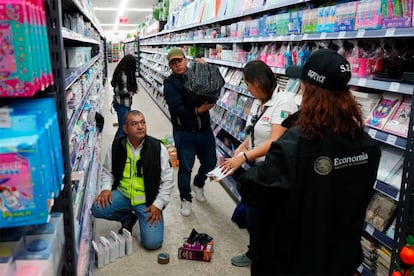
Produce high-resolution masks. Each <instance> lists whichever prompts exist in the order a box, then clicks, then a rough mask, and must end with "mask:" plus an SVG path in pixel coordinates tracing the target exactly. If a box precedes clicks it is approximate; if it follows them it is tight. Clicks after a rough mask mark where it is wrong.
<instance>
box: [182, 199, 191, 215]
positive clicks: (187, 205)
mask: <svg viewBox="0 0 414 276" xmlns="http://www.w3.org/2000/svg"><path fill="white" fill-rule="evenodd" d="M180 213H181V215H182V216H184V217H188V216H189V215H191V202H190V201H187V200H185V199H183V200H182V201H181V208H180Z"/></svg>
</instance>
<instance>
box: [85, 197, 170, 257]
mask: <svg viewBox="0 0 414 276" xmlns="http://www.w3.org/2000/svg"><path fill="white" fill-rule="evenodd" d="M145 208H146V206H145V204H140V205H137V206H132V205H131V200H130V199H128V198H126V197H125V196H124V195H123V194H122V193H121V192H119V191H118V190H113V191H112V204H109V205H108V206H106V208H102V206H98V205H97V204H96V202H95V203H94V204H93V205H92V207H91V211H92V215H93V216H94V217H96V218H103V219H108V220H115V221H120V222H121V224H122V225H127V224H128V223H129V222H131V216H132V215H134V214H133V213H132V211H134V212H135V215H136V216H137V217H138V221H139V231H140V234H141V235H140V237H141V244H142V245H143V246H144V247H145V248H146V249H150V250H153V249H158V248H160V247H161V246H162V243H163V241H164V217H162V222H161V223H160V222H158V224H157V225H152V226H151V225H150V224H149V222H148V221H146V218H147V213H144V210H145ZM161 215H162V214H161Z"/></svg>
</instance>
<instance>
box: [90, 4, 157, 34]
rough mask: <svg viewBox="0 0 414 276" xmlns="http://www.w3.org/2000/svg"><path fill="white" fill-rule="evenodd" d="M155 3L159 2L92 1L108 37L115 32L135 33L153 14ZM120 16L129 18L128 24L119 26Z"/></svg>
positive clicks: (96, 14)
mask: <svg viewBox="0 0 414 276" xmlns="http://www.w3.org/2000/svg"><path fill="white" fill-rule="evenodd" d="M155 2H157V0H139V1H134V0H129V1H128V0H91V3H92V7H94V13H95V16H96V18H98V20H99V22H100V25H101V28H102V29H103V31H104V32H105V33H106V35H107V36H108V35H109V36H110V35H113V33H114V32H128V33H135V32H136V30H137V28H136V26H137V25H138V24H139V23H142V22H145V17H146V16H147V15H149V14H151V13H152V8H153V6H154V4H155ZM122 7H124V8H122ZM120 16H127V18H128V23H126V24H118V23H119V17H120ZM116 25H117V27H116Z"/></svg>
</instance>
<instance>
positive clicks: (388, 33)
mask: <svg viewBox="0 0 414 276" xmlns="http://www.w3.org/2000/svg"><path fill="white" fill-rule="evenodd" d="M394 35H395V28H389V29H387V30H386V31H385V36H394Z"/></svg>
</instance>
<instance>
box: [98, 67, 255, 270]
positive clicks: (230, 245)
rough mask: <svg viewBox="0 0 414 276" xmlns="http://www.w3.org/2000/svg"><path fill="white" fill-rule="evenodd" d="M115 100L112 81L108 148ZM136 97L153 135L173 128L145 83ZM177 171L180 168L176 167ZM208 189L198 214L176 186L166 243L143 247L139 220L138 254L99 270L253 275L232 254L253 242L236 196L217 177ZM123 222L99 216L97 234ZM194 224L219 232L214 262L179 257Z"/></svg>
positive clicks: (108, 100) (168, 212) (167, 216)
mask: <svg viewBox="0 0 414 276" xmlns="http://www.w3.org/2000/svg"><path fill="white" fill-rule="evenodd" d="M114 67H115V64H114V63H110V64H109V71H108V82H107V83H109V82H110V80H111V79H112V72H113V69H114ZM111 101H112V88H111V87H110V85H108V84H107V86H106V96H105V105H104V109H105V110H104V112H103V113H104V116H105V126H104V130H103V139H102V141H103V143H102V153H104V152H105V151H106V150H107V149H108V147H109V146H110V144H111V142H112V139H113V137H114V134H115V131H116V128H115V127H113V126H112V123H114V122H116V121H117V119H116V114H111V113H110V106H111ZM133 103H134V104H133V109H138V110H140V111H141V112H143V113H144V115H145V117H146V121H147V127H148V134H149V135H152V136H155V137H157V138H160V139H162V138H164V137H165V136H166V135H167V134H171V133H172V130H171V124H170V121H169V120H168V119H167V118H166V117H165V115H164V114H163V113H162V111H161V110H159V109H158V107H157V105H156V104H155V103H154V102H153V101H152V99H151V98H150V97H149V95H148V94H147V93H146V92H145V90H144V89H143V88H142V87H140V91H139V93H138V94H137V95H135V96H134V99H133ZM195 168H196V169H197V167H195ZM176 172H177V169H175V173H176ZM175 179H177V178H176V177H175ZM205 194H206V197H207V202H204V203H200V202H197V201H196V199H194V200H193V204H192V205H193V206H192V207H193V213H192V215H191V216H190V217H182V216H181V215H180V213H179V206H180V200H179V196H178V188H177V186H176V188H175V189H174V190H173V194H172V198H171V202H170V204H169V205H168V206H167V208H166V209H165V211H164V218H165V236H164V245H163V247H162V248H161V249H159V250H155V251H147V250H145V249H143V248H142V247H140V246H139V245H138V241H137V237H138V231H139V227H138V226H137V225H136V226H135V227H134V229H133V239H134V241H133V250H134V253H133V255H131V256H125V257H123V258H120V259H117V260H116V261H115V262H113V263H111V264H109V265H107V266H105V267H103V268H101V269H97V268H95V270H94V275H97V276H101V275H108V276H109V275H111V276H112V275H120V276H121V275H165V276H167V275H180V276H181V275H219V276H220V275H238V276H239V275H240V276H243V275H250V269H249V268H239V267H235V266H232V265H231V263H230V258H231V257H232V256H234V255H236V254H240V253H244V252H245V251H246V250H247V247H246V246H247V243H248V234H247V231H246V230H241V229H239V228H238V227H237V226H236V225H235V224H234V223H233V222H232V221H231V220H230V217H231V214H232V212H233V210H234V207H235V205H236V204H235V202H234V201H233V200H232V199H231V198H230V196H229V195H228V194H227V192H226V191H225V190H224V188H223V187H222V186H221V184H220V183H217V182H208V183H207V184H206V186H205ZM119 227H120V224H119V223H117V222H111V221H106V220H102V219H96V232H95V236H96V237H95V239H98V238H99V236H109V232H110V230H114V231H118V229H119ZM193 228H194V229H196V230H197V231H198V232H200V233H207V234H209V235H210V236H212V237H213V238H214V242H215V244H214V253H213V257H212V261H211V262H198V261H189V260H181V259H178V257H177V249H178V247H180V244H181V243H182V238H184V237H186V236H188V235H189V234H190V232H191V230H192V229H193ZM162 252H165V253H168V254H169V255H170V263H169V264H167V265H160V264H158V263H157V256H158V254H159V253H162Z"/></svg>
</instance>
